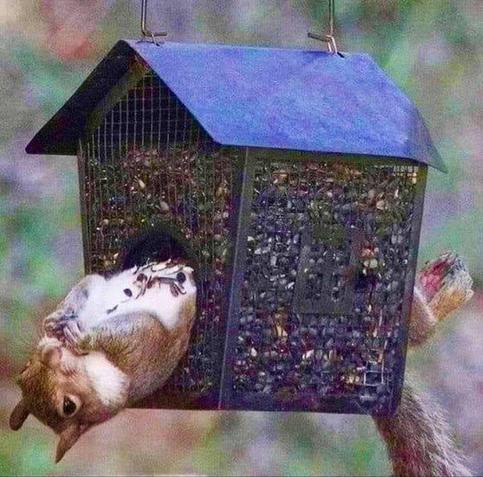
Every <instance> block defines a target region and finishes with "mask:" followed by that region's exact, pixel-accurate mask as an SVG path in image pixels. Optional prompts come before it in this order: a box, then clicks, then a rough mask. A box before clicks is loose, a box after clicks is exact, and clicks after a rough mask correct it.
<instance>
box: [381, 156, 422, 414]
mask: <svg viewBox="0 0 483 477" xmlns="http://www.w3.org/2000/svg"><path fill="white" fill-rule="evenodd" d="M408 169H409V170H411V169H412V170H414V169H413V168H408ZM408 172H409V171H408V170H407V172H406V174H408ZM427 174H428V166H426V165H423V164H420V165H418V166H417V183H416V186H415V196H414V205H413V216H412V221H411V239H410V243H409V257H408V264H407V272H406V277H405V279H406V280H405V287H404V298H403V306H402V312H401V321H402V326H401V332H402V334H403V336H401V337H400V342H399V349H398V355H397V356H396V362H397V363H400V368H399V369H398V370H397V371H396V372H395V373H394V374H395V379H394V382H393V384H392V385H393V389H394V392H393V395H392V399H391V403H390V404H389V405H388V410H387V411H388V413H389V414H393V413H394V412H396V409H397V406H398V404H399V401H400V400H401V393H402V387H403V381H404V369H405V364H406V351H407V343H408V328H409V314H410V312H411V305H412V301H413V290H414V281H415V277H416V266H417V261H418V252H419V238H420V232H421V222H422V218H423V208H424V193H425V189H426V178H427Z"/></svg>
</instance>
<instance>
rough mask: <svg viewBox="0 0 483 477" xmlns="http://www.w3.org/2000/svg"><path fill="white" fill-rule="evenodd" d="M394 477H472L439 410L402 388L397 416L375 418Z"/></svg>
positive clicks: (426, 398)
mask: <svg viewBox="0 0 483 477" xmlns="http://www.w3.org/2000/svg"><path fill="white" fill-rule="evenodd" d="M374 420H375V422H376V426H377V428H378V430H379V433H380V434H381V436H382V438H383V439H384V441H385V442H386V446H387V450H388V454H389V458H390V460H391V462H392V465H393V471H394V475H395V476H396V477H432V476H434V477H460V476H461V477H463V476H470V475H472V474H471V472H470V470H469V469H468V468H467V467H466V465H465V464H464V458H463V456H462V455H461V453H460V452H459V450H458V448H457V446H456V444H455V442H454V441H453V439H452V437H451V432H450V430H449V427H448V424H447V422H446V419H445V417H444V413H443V412H442V410H441V408H440V407H439V406H438V405H437V403H435V402H434V400H432V399H431V398H430V397H429V396H426V395H422V394H419V393H416V392H415V391H414V390H413V388H412V387H411V386H407V385H405V386H404V388H403V392H402V398H401V403H400V405H399V408H398V410H397V412H396V414H395V415H394V416H393V417H390V418H375V419H374Z"/></svg>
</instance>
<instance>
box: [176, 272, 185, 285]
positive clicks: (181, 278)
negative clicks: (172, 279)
mask: <svg viewBox="0 0 483 477" xmlns="http://www.w3.org/2000/svg"><path fill="white" fill-rule="evenodd" d="M176 280H177V281H178V282H179V283H184V282H185V281H186V275H185V274H184V273H183V272H178V274H177V275H176Z"/></svg>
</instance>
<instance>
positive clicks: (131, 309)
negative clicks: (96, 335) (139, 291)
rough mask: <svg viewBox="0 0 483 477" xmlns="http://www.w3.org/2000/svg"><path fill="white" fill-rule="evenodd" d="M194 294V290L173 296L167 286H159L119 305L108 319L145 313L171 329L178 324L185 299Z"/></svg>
mask: <svg viewBox="0 0 483 477" xmlns="http://www.w3.org/2000/svg"><path fill="white" fill-rule="evenodd" d="M193 293H196V289H194V288H193V287H191V289H189V290H186V295H178V296H173V294H172V293H171V290H170V288H169V286H168V285H165V284H163V285H161V286H156V287H153V288H150V289H149V290H146V292H145V293H144V295H142V296H140V297H139V298H137V299H136V300H130V301H126V302H123V303H121V304H119V306H118V307H117V308H116V310H115V311H114V312H112V313H111V314H110V315H109V317H114V316H116V315H120V314H124V313H139V312H146V313H149V314H151V315H154V316H156V317H157V318H158V320H159V321H160V322H161V324H162V325H163V326H164V327H165V328H167V329H173V328H174V327H176V325H177V324H178V320H179V319H180V315H181V313H180V312H181V307H182V305H183V304H184V302H185V300H186V298H188V297H191V296H192V295H193Z"/></svg>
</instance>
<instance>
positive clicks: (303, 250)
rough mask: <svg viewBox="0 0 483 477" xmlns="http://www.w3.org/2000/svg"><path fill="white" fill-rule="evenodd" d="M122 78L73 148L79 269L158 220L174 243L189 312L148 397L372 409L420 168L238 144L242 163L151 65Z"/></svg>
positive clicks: (391, 366) (107, 266) (401, 280)
mask: <svg viewBox="0 0 483 477" xmlns="http://www.w3.org/2000/svg"><path fill="white" fill-rule="evenodd" d="M134 78H135V79H136V78H137V83H136V84H134V85H133V86H130V87H129V88H128V90H127V91H126V92H125V94H124V96H122V97H121V98H120V99H119V100H118V101H117V102H115V103H114V104H113V105H110V106H109V108H110V109H107V110H104V113H105V114H104V115H102V114H101V115H99V113H97V116H99V117H101V118H102V120H101V121H100V123H99V124H98V125H97V126H96V127H95V128H92V129H90V130H89V132H88V133H87V134H86V135H85V136H84V137H83V138H82V139H81V140H80V142H79V161H80V168H81V187H82V192H81V194H82V202H83V210H84V214H83V216H84V217H85V224H84V237H85V252H86V267H87V271H88V272H101V273H106V272H109V271H110V270H112V269H113V268H114V267H115V264H116V261H117V258H118V255H119V252H120V250H121V249H122V247H123V245H124V244H125V243H126V240H127V239H129V238H132V237H133V236H136V234H139V233H140V232H141V231H142V230H145V229H146V228H147V227H148V228H149V227H150V226H151V227H157V226H159V223H160V222H163V223H169V224H170V225H172V226H175V227H176V228H177V230H179V232H180V233H181V234H182V235H184V237H185V238H186V239H187V240H189V241H190V243H191V245H192V247H193V250H194V251H195V252H196V254H197V258H198V261H199V263H200V264H201V267H200V269H201V270H202V273H201V275H200V278H199V293H200V301H199V304H200V305H199V307H200V309H199V313H198V318H197V321H196V324H195V328H194V330H193V335H192V340H191V345H190V348H189V352H188V354H187V356H186V358H185V359H184V361H183V362H182V363H181V364H180V366H179V367H178V369H177V371H176V373H175V374H174V376H173V377H172V379H171V380H170V382H169V383H168V384H167V385H166V386H165V387H164V389H163V396H164V398H162V399H161V402H165V403H167V402H169V403H171V404H170V406H172V405H175V406H195V407H196V406H201V407H203V406H208V407H217V406H218V405H221V406H223V407H225V406H228V407H239V406H242V407H244V408H246V407H249V408H250V407H251V408H260V409H285V408H291V409H307V410H327V409H329V408H330V409H333V410H345V411H363V412H369V411H370V412H384V411H387V409H388V407H392V406H393V405H394V404H393V401H394V399H396V398H397V396H395V394H394V392H395V388H396V386H395V385H394V382H395V381H398V380H400V379H401V374H402V370H401V369H400V361H401V357H402V353H403V345H404V339H405V336H404V326H405V319H406V318H407V316H405V314H406V315H407V306H406V309H405V310H404V304H405V301H406V302H407V301H408V299H409V293H408V290H407V289H406V287H405V285H406V283H407V278H408V277H407V275H408V272H409V270H410V268H411V267H410V264H411V262H412V261H413V260H412V258H411V244H412V245H413V246H414V243H413V242H414V240H412V237H414V236H415V234H414V232H415V228H416V229H417V218H418V217H415V215H416V216H417V215H418V214H417V213H416V214H414V207H415V205H414V204H415V198H416V195H417V189H418V185H419V183H420V182H421V180H422V179H421V174H418V170H419V169H420V168H418V167H417V166H414V165H403V166H401V165H390V164H378V165H370V166H369V165H364V164H363V163H362V162H361V161H359V163H357V162H351V161H347V160H345V162H342V161H333V160H332V161H331V160H328V159H326V160H323V161H321V160H320V158H319V159H318V160H303V159H302V160H299V161H297V162H293V161H291V162H287V161H284V160H280V159H273V158H270V157H264V154H263V153H261V152H257V153H253V152H251V151H249V152H248V156H250V159H249V160H250V164H248V161H247V160H246V159H244V151H243V150H242V149H237V148H223V147H220V146H218V145H217V144H216V143H214V141H213V140H212V139H211V138H210V137H209V136H208V134H207V133H206V132H205V131H204V130H203V128H202V127H201V126H200V125H199V124H198V122H197V121H196V120H195V119H194V118H193V116H192V115H191V114H190V113H189V111H188V110H187V109H186V107H184V106H183V104H182V103H181V102H180V101H179V99H178V98H177V97H176V96H175V95H174V94H173V93H172V92H171V91H170V90H169V88H168V87H167V86H166V85H165V84H164V83H163V82H162V81H161V80H160V79H159V78H158V77H157V76H156V75H155V74H154V73H153V72H150V71H148V72H146V73H144V74H143V76H142V77H141V78H140V79H139V77H136V75H135V74H134ZM130 83H132V81H130V82H129V83H128V84H130ZM102 107H103V108H105V107H106V106H105V105H103V106H102ZM253 155H254V157H253V159H252V158H251V156H253ZM276 157H277V156H276ZM247 173H248V176H247ZM241 193H242V194H243V197H242V198H241V201H242V202H243V203H244V204H245V205H243V204H242V203H239V200H238V199H239V196H240V194H241ZM241 208H244V210H241ZM234 218H235V219H236V218H241V219H243V220H242V221H240V220H234ZM415 224H416V227H415ZM234 247H236V249H237V251H238V253H237V254H235V253H234V252H235V250H234ZM240 254H241V255H243V256H244V258H243V259H242V260H241V261H240ZM236 256H238V260H239V263H236V264H235V263H232V261H233V259H234V258H235V257H236ZM237 273H238V274H239V275H240V276H242V279H241V280H240V281H239V282H240V285H241V287H240V290H241V297H240V300H239V303H238V305H237V306H235V304H234V303H231V302H230V296H229V294H228V293H227V291H228V290H230V283H231V281H232V280H233V279H234V278H235V277H234V274H237ZM235 281H236V279H235ZM230 306H231V309H230V310H229V308H230ZM229 311H230V316H228V315H229ZM228 321H229V322H230V325H229V327H228V328H227V324H228ZM227 330H228V333H229V336H228V338H227V337H226V332H227ZM225 346H226V348H225ZM224 350H225V353H226V354H225V355H224V354H223V351H224ZM331 403H332V404H331ZM334 403H335V404H334ZM158 404H160V399H159V396H158ZM161 405H162V404H161ZM165 405H167V404H165Z"/></svg>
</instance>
